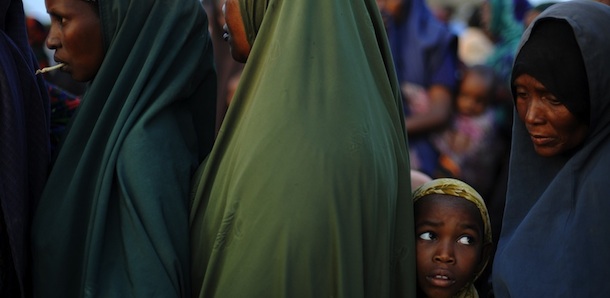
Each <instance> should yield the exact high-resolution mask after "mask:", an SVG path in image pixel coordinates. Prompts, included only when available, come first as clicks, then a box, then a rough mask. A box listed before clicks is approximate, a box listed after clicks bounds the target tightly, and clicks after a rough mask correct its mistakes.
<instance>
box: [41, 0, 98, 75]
mask: <svg viewBox="0 0 610 298" xmlns="http://www.w3.org/2000/svg"><path fill="white" fill-rule="evenodd" d="M45 5H46V7H47V12H48V13H49V15H50V16H51V28H50V30H49V36H48V37H47V47H48V48H49V49H52V50H55V54H54V59H55V61H57V62H59V63H65V65H66V66H64V67H63V68H62V70H63V71H65V72H68V73H70V74H71V75H72V78H73V79H74V80H76V81H81V82H86V81H90V80H92V79H93V78H94V77H95V75H96V74H97V71H98V70H99V68H100V65H101V64H102V61H103V60H104V45H103V39H102V26H101V23H100V18H99V15H98V12H97V5H95V4H93V3H91V2H86V1H84V0H45Z"/></svg>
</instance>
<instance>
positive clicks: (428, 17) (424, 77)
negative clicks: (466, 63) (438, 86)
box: [387, 0, 457, 88]
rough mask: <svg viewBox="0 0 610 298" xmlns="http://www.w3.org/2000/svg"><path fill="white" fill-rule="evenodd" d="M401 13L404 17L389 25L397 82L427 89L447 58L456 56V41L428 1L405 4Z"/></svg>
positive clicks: (405, 2)
mask: <svg viewBox="0 0 610 298" xmlns="http://www.w3.org/2000/svg"><path fill="white" fill-rule="evenodd" d="M402 9H403V10H404V11H403V13H402V16H404V17H402V18H401V20H396V21H393V20H390V21H389V22H388V24H387V27H388V28H387V31H388V38H389V41H390V46H391V49H392V55H393V58H394V64H395V65H396V73H397V75H398V80H399V81H400V82H404V81H407V82H410V83H414V84H418V85H421V86H424V87H428V86H429V85H430V83H431V82H430V80H431V79H432V77H433V76H434V75H435V74H436V72H437V71H438V70H439V68H440V67H441V65H442V63H443V62H444V59H446V57H447V55H454V56H455V55H457V54H456V53H457V37H456V36H455V34H453V33H452V32H451V31H450V30H449V28H448V27H447V26H446V25H445V24H443V23H441V22H440V21H439V20H438V19H436V17H435V16H434V15H433V14H432V13H431V12H430V10H429V9H428V7H427V6H426V3H425V1H423V0H403V7H402ZM452 53H453V54H452ZM452 84H455V82H453V83H451V85H449V86H448V87H450V88H453V87H454V86H453V85H452Z"/></svg>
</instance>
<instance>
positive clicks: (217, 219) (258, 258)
mask: <svg viewBox="0 0 610 298" xmlns="http://www.w3.org/2000/svg"><path fill="white" fill-rule="evenodd" d="M240 5H241V11H242V14H243V15H244V16H243V19H244V21H245V23H246V24H245V28H246V30H247V31H248V32H247V34H248V36H249V37H250V41H251V44H252V50H251V52H250V56H249V58H248V62H247V63H246V65H245V68H244V71H243V74H242V77H241V80H240V85H239V87H238V89H237V91H236V93H235V96H234V98H233V101H232V103H231V106H230V107H229V110H228V113H227V115H226V117H225V119H224V122H223V124H222V127H221V128H220V132H219V135H218V139H217V141H216V144H215V145H214V148H213V149H212V153H211V154H210V156H209V158H208V160H207V162H206V163H205V164H204V166H203V167H202V168H201V173H200V174H201V176H200V177H199V178H198V179H196V180H195V185H194V201H193V207H192V212H191V237H192V238H191V242H192V246H191V247H192V249H191V250H192V253H193V259H192V261H193V266H192V269H193V271H192V279H193V282H192V284H193V294H194V296H196V297H329V296H334V297H350V298H351V297H394V296H396V297H413V296H414V295H415V260H414V257H415V254H414V248H415V247H414V236H413V233H414V232H413V231H414V230H413V214H412V212H413V211H412V204H411V195H410V179H409V160H408V153H407V148H406V138H405V131H404V124H403V123H404V122H403V118H402V109H401V108H402V107H401V100H400V93H399V87H398V82H397V79H396V75H395V71H394V68H393V63H392V59H391V54H390V49H389V47H388V43H387V38H386V35H385V29H384V26H383V22H382V19H381V16H380V14H379V12H378V9H377V5H376V2H375V1H374V0H364V1H361V0H359V1H352V0H268V1H256V0H240Z"/></svg>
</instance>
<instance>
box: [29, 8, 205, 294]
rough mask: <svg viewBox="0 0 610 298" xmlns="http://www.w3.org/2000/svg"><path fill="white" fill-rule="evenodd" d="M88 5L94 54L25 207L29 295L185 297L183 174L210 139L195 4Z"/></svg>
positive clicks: (199, 13) (186, 177) (200, 14)
mask: <svg viewBox="0 0 610 298" xmlns="http://www.w3.org/2000/svg"><path fill="white" fill-rule="evenodd" d="M75 1H77V0H75ZM96 5H99V12H100V18H101V24H102V30H103V34H104V39H105V40H104V42H105V47H106V55H105V58H104V61H103V63H102V65H101V67H100V69H99V71H98V73H97V75H96V77H95V78H94V79H93V81H92V82H91V84H90V86H89V88H88V90H87V92H86V93H85V95H84V97H83V99H82V104H81V106H80V108H79V110H78V111H77V114H76V116H75V117H74V118H73V120H72V123H71V125H70V128H69V131H68V132H67V134H66V137H65V140H64V142H63V144H62V146H61V148H60V151H59V154H58V156H57V159H56V161H55V164H54V166H53V169H52V172H51V175H50V177H49V181H48V183H47V186H46V188H45V190H44V193H43V197H42V199H41V201H40V205H39V206H38V209H37V211H36V214H35V218H34V226H33V229H34V230H33V241H34V247H33V251H34V293H35V294H36V296H38V297H185V296H188V295H189V294H190V279H189V268H190V261H189V245H188V243H189V241H188V207H189V204H188V197H189V192H190V187H189V186H190V180H191V175H192V174H193V173H194V171H195V169H196V168H197V166H198V165H199V163H200V162H201V161H202V160H203V158H204V157H205V156H206V155H207V153H208V152H209V150H210V147H211V143H212V140H213V136H214V123H215V120H214V115H215V98H216V92H215V88H216V87H215V86H216V79H215V72H214V69H213V65H212V61H213V59H212V58H213V57H212V46H211V44H210V39H209V35H208V24H207V18H206V15H205V12H204V11H203V7H202V5H201V3H200V2H199V1H197V0H171V1H155V0H98V1H97V4H96Z"/></svg>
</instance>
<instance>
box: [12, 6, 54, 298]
mask: <svg viewBox="0 0 610 298" xmlns="http://www.w3.org/2000/svg"><path fill="white" fill-rule="evenodd" d="M37 65H38V63H37V62H36V59H35V58H34V56H33V53H32V51H31V49H30V48H29V45H28V39H27V34H26V28H25V17H24V12H23V4H22V3H21V1H20V0H10V1H2V4H0V212H2V213H3V214H2V216H0V217H2V218H3V221H4V222H2V223H0V226H2V229H3V231H2V232H1V233H0V234H2V235H3V236H6V239H4V237H3V239H0V241H2V242H3V244H2V246H4V247H8V249H7V251H3V252H2V256H0V259H2V264H3V265H5V266H6V267H3V268H0V271H3V270H7V271H8V272H10V271H12V272H14V274H15V277H16V280H17V284H16V285H13V286H15V287H16V288H17V289H18V291H19V292H20V293H21V295H26V296H27V293H29V290H30V283H29V280H28V279H29V276H30V274H29V269H28V268H29V265H30V262H29V259H30V255H29V246H30V221H31V212H30V211H31V209H32V208H33V206H34V204H35V203H36V201H37V200H38V199H39V197H40V194H41V192H42V188H43V186H44V182H45V180H46V177H47V174H48V165H49V161H50V151H49V150H50V147H49V146H50V145H49V98H48V96H47V94H46V91H45V87H44V82H43V81H42V79H41V78H37V77H35V76H34V71H35V69H36V67H37ZM5 241H7V242H8V244H7V242H5ZM9 263H10V264H9ZM8 272H1V273H7V274H9V273H8ZM3 275H4V274H3ZM0 283H2V282H1V281H0ZM5 286H7V285H2V288H3V289H4V288H5ZM2 294H7V293H3V292H0V296H2ZM12 294H15V293H14V292H13V293H12ZM11 297H13V296H11Z"/></svg>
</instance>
